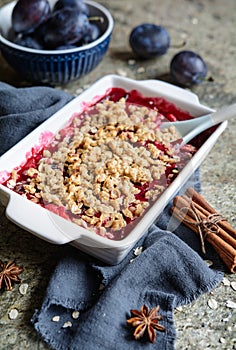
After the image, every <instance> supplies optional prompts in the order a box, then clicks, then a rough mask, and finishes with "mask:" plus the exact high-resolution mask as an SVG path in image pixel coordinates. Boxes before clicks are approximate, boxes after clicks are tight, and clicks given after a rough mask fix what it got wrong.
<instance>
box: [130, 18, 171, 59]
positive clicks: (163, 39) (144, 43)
mask: <svg viewBox="0 0 236 350" xmlns="http://www.w3.org/2000/svg"><path fill="white" fill-rule="evenodd" d="M129 43H130V46H131V48H132V50H133V51H134V52H135V53H136V55H138V56H139V57H140V58H144V59H147V58H153V57H156V56H160V55H164V54H165V53H166V52H167V50H168V49H169V47H170V36H169V33H168V32H167V30H166V29H165V28H164V27H162V26H159V25H156V24H151V23H144V24H140V25H138V26H137V27H135V28H134V29H133V30H132V31H131V33H130V37H129Z"/></svg>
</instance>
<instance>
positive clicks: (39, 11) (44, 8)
mask: <svg viewBox="0 0 236 350" xmlns="http://www.w3.org/2000/svg"><path fill="white" fill-rule="evenodd" d="M50 13H51V9H50V5H49V2H48V1H47V0H30V1H29V0H18V1H17V3H16V5H15V6H14V8H13V12H12V27H13V30H14V31H15V32H16V33H23V34H25V33H31V32H33V31H34V30H35V29H36V28H37V27H39V26H40V25H41V24H42V23H43V22H45V21H46V20H47V19H48V18H49V16H50Z"/></svg>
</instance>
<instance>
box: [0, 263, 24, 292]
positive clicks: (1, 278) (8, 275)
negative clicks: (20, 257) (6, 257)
mask: <svg viewBox="0 0 236 350" xmlns="http://www.w3.org/2000/svg"><path fill="white" fill-rule="evenodd" d="M22 271H23V267H20V266H17V265H16V263H15V261H9V262H8V263H6V264H4V263H3V262H2V261H1V260H0V289H2V287H3V286H4V285H5V287H6V290H12V282H17V283H19V282H21V279H20V277H19V276H18V275H19V274H20V273H21V272H22Z"/></svg>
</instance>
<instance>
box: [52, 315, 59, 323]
mask: <svg viewBox="0 0 236 350" xmlns="http://www.w3.org/2000/svg"><path fill="white" fill-rule="evenodd" d="M52 321H53V322H59V321H60V316H53V318H52Z"/></svg>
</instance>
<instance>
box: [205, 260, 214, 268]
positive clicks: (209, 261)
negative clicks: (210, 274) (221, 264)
mask: <svg viewBox="0 0 236 350" xmlns="http://www.w3.org/2000/svg"><path fill="white" fill-rule="evenodd" d="M204 261H205V263H206V264H207V266H209V267H210V266H212V265H213V261H211V260H204Z"/></svg>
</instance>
